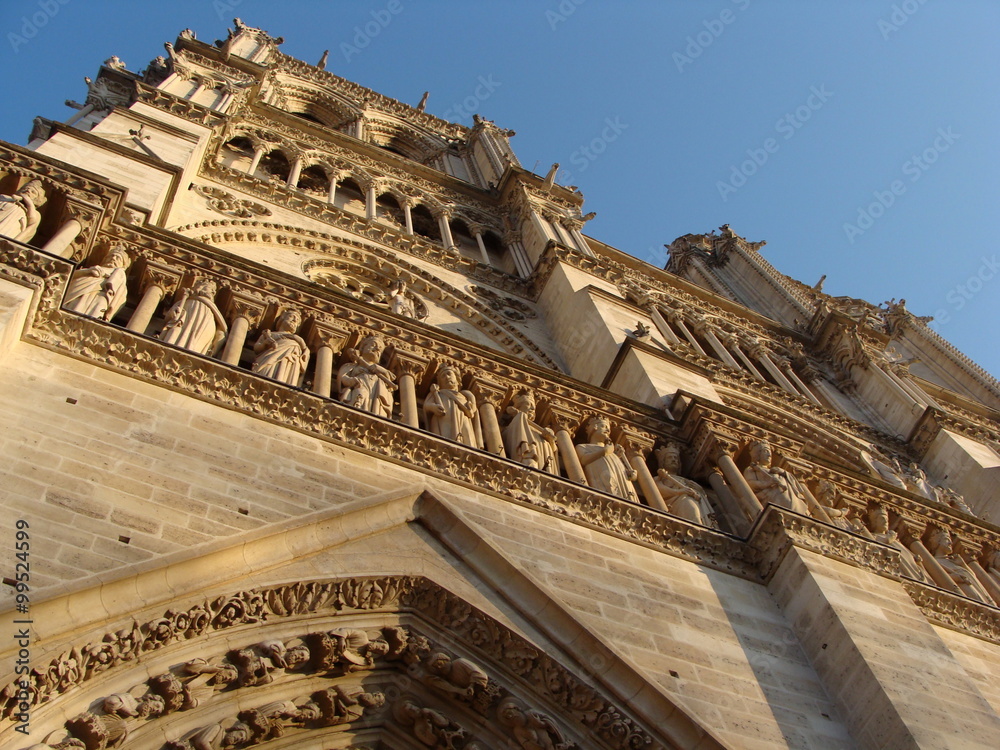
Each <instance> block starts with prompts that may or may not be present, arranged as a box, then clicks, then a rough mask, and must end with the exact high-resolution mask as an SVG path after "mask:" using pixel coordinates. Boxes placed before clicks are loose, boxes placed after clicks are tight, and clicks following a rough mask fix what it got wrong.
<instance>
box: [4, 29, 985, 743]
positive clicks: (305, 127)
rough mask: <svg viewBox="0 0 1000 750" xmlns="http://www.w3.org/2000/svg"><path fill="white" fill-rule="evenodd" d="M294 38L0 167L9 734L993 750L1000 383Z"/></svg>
mask: <svg viewBox="0 0 1000 750" xmlns="http://www.w3.org/2000/svg"><path fill="white" fill-rule="evenodd" d="M281 42H282V40H281V39H280V38H275V37H273V36H271V35H270V34H268V33H267V32H266V31H264V30H261V29H257V28H253V27H249V26H247V25H246V24H244V23H243V22H242V21H241V20H240V19H236V21H235V28H233V29H230V30H229V33H228V36H227V38H226V39H224V40H218V41H216V42H214V43H207V42H204V41H201V40H199V39H198V38H197V36H196V34H195V33H194V32H192V31H190V30H185V31H183V32H181V34H180V36H179V37H178V38H177V40H176V41H175V42H174V43H168V44H166V45H165V47H166V49H165V54H164V55H162V56H159V57H157V58H155V59H154V60H152V61H151V62H150V63H149V65H148V66H147V67H145V68H144V69H142V70H139V71H138V72H134V71H132V70H129V69H128V68H127V66H126V65H125V64H124V63H123V62H122V61H121V60H119V59H118V58H115V57H112V58H110V59H109V60H107V61H105V63H104V64H103V65H102V66H101V68H100V71H99V73H98V75H97V76H96V78H94V79H93V80H91V79H88V84H87V85H88V91H87V96H86V99H85V100H84V101H83V102H81V103H72V106H74V107H76V109H77V110H78V111H77V112H76V113H75V114H74V115H73V117H71V118H70V119H69V120H67V121H66V122H64V123H60V122H54V121H50V120H45V119H42V118H38V119H36V121H35V124H34V128H33V130H32V134H31V139H30V142H29V144H28V145H27V147H21V146H17V145H12V144H6V143H0V402H2V413H3V417H4V424H5V425H6V427H7V429H6V430H5V432H4V437H3V440H4V457H5V461H4V462H3V465H2V467H0V474H2V487H3V491H2V492H0V503H2V504H3V506H4V514H3V517H4V521H3V524H2V527H3V536H2V539H3V542H4V545H5V547H4V550H3V554H4V556H5V557H4V584H5V585H4V588H3V592H4V594H3V611H4V614H3V620H2V621H3V627H4V628H5V630H4V631H3V632H2V634H0V644H2V646H0V672H2V681H0V712H2V715H0V722H2V723H0V745H2V746H3V747H9V748H12V749H22V748H23V749H25V750H26V749H27V748H31V749H32V750H47V749H49V748H51V749H55V750H63V749H68V748H84V749H86V750H105V749H106V748H116V747H127V748H142V749H147V748H148V749H149V750H159V749H160V748H164V749H168V750H207V749H210V748H211V749H215V750H223V749H229V748H244V747H251V746H255V745H267V746H269V747H274V748H291V747H295V748H317V749H319V748H323V749H327V750H329V749H334V748H337V749H347V748H352V749H353V750H397V749H403V750H416V749H418V748H444V749H447V750H487V749H489V748H510V749H513V750H570V749H571V748H572V749H574V750H589V749H591V748H593V749H595V750H596V749H600V750H640V749H643V748H648V749H649V750H654V749H656V748H672V749H684V750H687V749H694V748H697V749H699V750H707V749H708V748H741V749H743V748H751V749H757V748H760V749H763V748H823V749H824V750H827V749H832V748H963V749H964V748H983V749H984V750H986V749H987V748H990V749H991V748H995V747H996V745H997V738H998V737H1000V683H998V681H997V679H996V677H997V675H998V674H1000V384H998V382H997V381H996V380H995V379H994V378H993V377H991V376H990V375H989V374H988V373H986V372H985V371H983V370H982V369H981V368H979V367H978V366H977V365H975V363H973V362H972V361H970V360H969V359H968V358H966V357H965V356H964V355H962V354H961V353H960V352H958V351H957V350H955V349H954V348H953V347H952V346H950V345H949V344H948V343H947V342H946V341H945V340H943V339H942V338H941V337H940V336H938V335H937V334H936V333H935V332H934V331H933V330H932V329H930V328H929V327H928V326H927V319H922V318H920V317H917V316H915V315H914V314H912V313H911V312H910V311H908V310H907V309H906V305H905V301H902V300H901V301H899V302H896V301H895V300H894V301H892V302H890V303H884V304H883V305H878V306H876V305H873V304H870V303H868V302H866V301H864V300H860V299H853V298H847V297H832V296H830V295H828V294H826V293H824V292H823V291H822V289H821V285H817V286H816V287H810V286H808V285H805V284H801V283H799V282H797V281H795V280H793V279H791V278H789V277H787V276H784V275H783V274H781V273H780V272H779V271H778V270H776V269H775V268H773V267H772V266H771V265H770V264H769V263H768V262H767V260H765V258H764V255H763V254H762V246H763V243H762V242H752V241H748V240H746V239H744V238H743V237H741V236H740V235H738V234H737V233H736V232H735V231H734V230H733V229H732V228H730V227H729V226H728V225H726V226H723V227H720V228H719V230H718V231H714V232H709V233H705V234H687V235H684V236H682V237H679V238H677V239H676V240H674V241H673V242H672V243H670V245H669V246H668V249H669V261H668V263H667V265H666V268H664V269H659V268H655V267H653V266H650V265H648V264H646V263H643V262H642V261H639V260H637V259H636V258H634V257H631V256H629V255H627V254H626V253H624V252H622V251H620V250H617V249H615V248H613V247H610V246H608V245H606V244H604V243H602V242H600V241H599V240H597V239H594V238H592V237H590V236H588V235H587V234H585V233H584V227H585V224H586V222H587V221H588V220H589V219H590V218H592V215H591V214H585V213H584V212H583V210H582V207H583V196H582V195H581V194H580V193H579V191H577V190H576V189H575V188H569V187H565V186H562V185H560V184H558V183H557V181H556V174H557V169H556V167H555V166H554V167H553V169H552V170H551V171H549V173H548V174H547V175H545V176H541V175H536V174H534V173H532V172H531V171H529V170H527V169H524V168H523V167H522V166H521V165H520V163H519V162H518V159H517V157H516V155H515V154H514V151H513V150H512V148H511V136H512V135H513V133H512V132H511V131H509V130H506V129H504V128H503V127H500V126H498V125H497V124H495V123H494V122H491V121H489V120H485V119H483V118H481V117H479V116H476V117H475V118H474V124H473V126H472V127H466V126H464V125H459V124H455V123H451V122H447V121H445V120H442V119H439V118H437V117H435V116H433V115H431V114H430V113H428V112H426V111H425V110H424V106H423V104H424V102H421V103H420V104H418V105H417V106H416V107H413V106H409V105H407V104H404V103H401V102H398V101H396V100H393V99H391V98H388V97H386V96H383V95H380V94H378V93H377V92H374V91H371V90H369V89H366V88H364V87H362V86H360V85H357V84H355V83H352V82H350V81H347V80H344V79H342V78H340V77H338V76H337V75H335V74H334V73H332V72H330V71H327V70H326V69H325V67H326V65H325V62H326V58H325V56H324V59H323V60H321V61H320V62H319V64H317V65H312V64H308V63H306V62H303V61H300V60H297V59H294V58H292V57H289V56H287V55H285V54H283V53H282V52H281V50H280V45H281ZM556 166H557V165H556ZM8 634H9V635H8Z"/></svg>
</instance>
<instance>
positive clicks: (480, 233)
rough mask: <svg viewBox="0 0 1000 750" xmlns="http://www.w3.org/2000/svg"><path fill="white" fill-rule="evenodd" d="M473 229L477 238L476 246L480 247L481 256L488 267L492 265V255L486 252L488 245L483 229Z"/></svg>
mask: <svg viewBox="0 0 1000 750" xmlns="http://www.w3.org/2000/svg"><path fill="white" fill-rule="evenodd" d="M471 229H472V233H473V235H474V236H475V238H476V244H477V245H479V254H480V255H482V256H483V263H485V264H486V265H487V266H489V265H492V263H491V262H490V254H489V253H488V252H487V251H486V243H485V242H483V228H482V227H480V226H473V227H471Z"/></svg>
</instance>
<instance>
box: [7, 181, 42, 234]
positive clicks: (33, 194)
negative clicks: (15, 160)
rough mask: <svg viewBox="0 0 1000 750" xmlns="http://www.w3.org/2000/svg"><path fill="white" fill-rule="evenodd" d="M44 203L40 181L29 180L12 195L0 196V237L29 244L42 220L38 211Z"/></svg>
mask: <svg viewBox="0 0 1000 750" xmlns="http://www.w3.org/2000/svg"><path fill="white" fill-rule="evenodd" d="M45 201H46V196H45V188H44V186H43V185H42V181H41V180H30V181H29V182H27V183H26V184H25V185H24V186H23V187H21V188H19V189H18V190H17V191H16V192H14V194H13V195H0V235H3V236H4V237H10V238H11V239H14V240H17V241H18V242H25V243H27V242H30V241H31V239H32V238H33V237H34V236H35V232H36V231H37V230H38V225H39V224H40V223H41V220H42V217H41V214H40V213H39V212H38V209H39V208H41V207H42V205H44V204H45Z"/></svg>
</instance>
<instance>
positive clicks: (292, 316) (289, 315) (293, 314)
mask: <svg viewBox="0 0 1000 750" xmlns="http://www.w3.org/2000/svg"><path fill="white" fill-rule="evenodd" d="M301 323H302V314H301V313H299V311H298V310H296V309H295V308H294V307H290V308H288V309H287V310H285V311H284V312H283V313H281V315H280V316H279V317H278V323H277V326H276V327H277V329H278V330H279V331H288V332H290V333H294V332H295V331H296V330H297V329H298V327H299V325H300V324H301Z"/></svg>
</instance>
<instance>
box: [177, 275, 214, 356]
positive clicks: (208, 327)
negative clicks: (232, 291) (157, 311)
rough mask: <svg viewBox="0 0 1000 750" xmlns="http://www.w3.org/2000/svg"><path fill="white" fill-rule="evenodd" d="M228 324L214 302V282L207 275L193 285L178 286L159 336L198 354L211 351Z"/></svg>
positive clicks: (210, 352) (212, 351) (209, 353)
mask: <svg viewBox="0 0 1000 750" xmlns="http://www.w3.org/2000/svg"><path fill="white" fill-rule="evenodd" d="M228 330H229V327H228V326H227V325H226V319H225V318H224V317H223V316H222V312H221V311H220V310H219V308H218V307H216V305H215V283H214V282H212V281H209V280H207V279H205V280H202V281H198V282H197V283H195V285H194V288H193V289H191V288H185V289H182V290H181V293H180V296H179V297H178V298H177V301H176V302H174V304H173V307H171V308H170V310H169V311H168V312H167V323H166V325H165V326H164V327H163V331H162V332H161V333H160V339H161V340H163V341H165V342H166V343H168V344H174V345H176V346H181V347H184V348H185V349H190V350H191V351H193V352H197V353H198V354H208V355H211V354H213V353H214V352H215V351H216V350H217V349H218V348H219V344H221V343H222V341H223V339H225V338H226V333H227V332H228Z"/></svg>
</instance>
